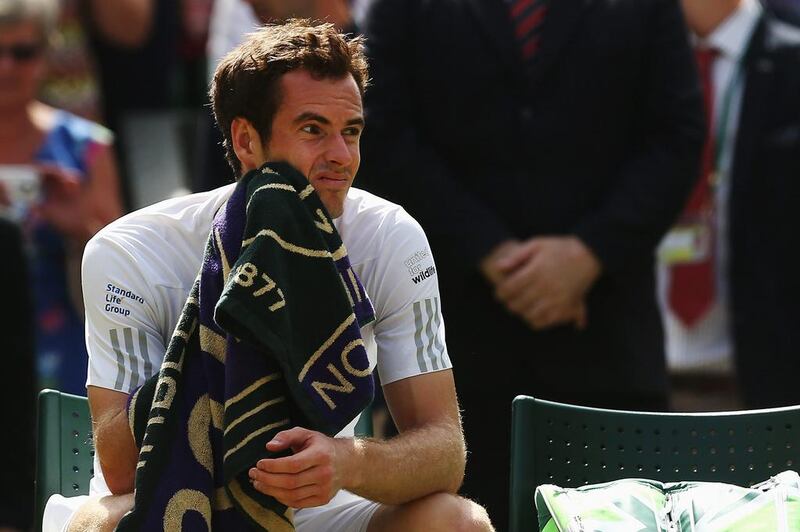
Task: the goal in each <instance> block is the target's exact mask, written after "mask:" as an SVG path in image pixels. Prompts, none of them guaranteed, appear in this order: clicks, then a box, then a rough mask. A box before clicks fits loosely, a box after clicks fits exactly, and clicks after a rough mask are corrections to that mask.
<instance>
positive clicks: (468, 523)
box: [367, 493, 494, 532]
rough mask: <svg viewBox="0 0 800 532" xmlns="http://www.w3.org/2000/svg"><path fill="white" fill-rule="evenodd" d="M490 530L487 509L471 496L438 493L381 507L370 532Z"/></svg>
mask: <svg viewBox="0 0 800 532" xmlns="http://www.w3.org/2000/svg"><path fill="white" fill-rule="evenodd" d="M395 531H397V532H414V531H425V532H439V531H442V532H445V531H447V532H473V531H474V532H490V531H494V527H493V526H492V523H491V521H490V520H489V515H488V514H487V513H486V510H484V509H483V507H481V506H479V505H478V504H476V503H474V502H472V501H471V500H469V499H465V498H463V497H459V496H457V495H452V494H450V493H434V494H433V495H428V496H427V497H422V498H421V499H417V500H415V501H412V502H409V503H406V504H401V505H398V506H383V505H382V506H380V507H379V508H378V510H377V511H376V512H375V513H374V514H373V516H372V519H371V520H370V522H369V527H368V528H367V532H395Z"/></svg>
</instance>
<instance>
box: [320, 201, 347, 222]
mask: <svg viewBox="0 0 800 532" xmlns="http://www.w3.org/2000/svg"><path fill="white" fill-rule="evenodd" d="M320 199H321V200H322V204H323V205H325V210H327V211H328V214H330V215H331V218H338V217H339V216H341V215H342V213H343V212H344V197H342V198H341V199H340V198H331V197H327V198H326V197H322V196H320Z"/></svg>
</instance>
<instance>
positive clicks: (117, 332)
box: [81, 229, 165, 494]
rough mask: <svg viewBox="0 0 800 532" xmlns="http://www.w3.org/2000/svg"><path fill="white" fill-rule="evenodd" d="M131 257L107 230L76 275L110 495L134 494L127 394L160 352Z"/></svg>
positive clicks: (98, 443) (147, 297)
mask: <svg viewBox="0 0 800 532" xmlns="http://www.w3.org/2000/svg"><path fill="white" fill-rule="evenodd" d="M109 235H110V236H109ZM134 251H135V249H134V248H133V247H132V246H129V245H128V243H126V242H124V241H120V240H119V239H118V235H116V234H113V232H111V233H109V230H108V229H105V230H103V231H101V232H100V233H99V234H98V235H96V236H95V237H94V238H92V239H91V240H90V241H89V243H88V244H87V245H86V248H85V250H84V254H83V265H82V272H81V274H82V275H81V278H82V288H83V297H84V307H85V308H86V348H87V351H88V353H89V367H88V378H87V393H88V396H89V408H90V410H91V413H92V425H93V427H92V429H93V433H94V441H95V448H96V451H97V456H98V459H99V461H100V468H101V470H102V471H101V473H102V475H103V477H104V479H105V481H106V484H107V485H108V487H109V489H110V490H111V492H112V493H114V494H121V493H129V492H131V491H133V480H134V477H135V473H136V461H137V457H138V450H137V449H136V446H135V444H134V441H133V436H132V434H131V430H130V427H129V425H128V416H127V412H126V410H125V405H126V404H127V400H128V391H129V390H132V389H135V388H137V387H138V386H139V385H141V384H142V383H143V382H144V381H145V380H146V379H147V378H148V377H150V376H151V375H152V373H153V372H155V371H158V366H157V365H156V364H157V363H155V364H154V363H153V362H154V361H160V360H161V359H162V358H163V353H164V349H165V347H164V342H163V339H162V335H161V334H160V326H159V322H158V319H157V316H158V315H159V312H157V311H156V309H157V306H156V303H155V300H156V298H155V294H154V292H152V291H151V290H150V288H149V286H150V284H149V282H148V280H147V279H146V278H145V277H146V272H144V271H141V270H140V269H137V268H133V267H131V264H135V263H136V261H137V259H139V257H140V256H141V255H137V254H136V253H134Z"/></svg>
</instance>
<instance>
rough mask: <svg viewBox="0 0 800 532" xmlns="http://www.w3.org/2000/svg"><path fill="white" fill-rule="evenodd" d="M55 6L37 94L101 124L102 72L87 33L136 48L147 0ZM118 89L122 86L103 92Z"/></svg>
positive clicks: (64, 1)
mask: <svg viewBox="0 0 800 532" xmlns="http://www.w3.org/2000/svg"><path fill="white" fill-rule="evenodd" d="M57 4H58V6H59V16H58V20H57V23H56V28H55V31H54V32H53V33H52V38H51V40H50V41H51V42H50V47H49V50H48V69H47V73H46V75H45V79H44V81H43V82H42V84H41V88H40V97H41V99H42V101H44V102H45V103H47V104H48V105H51V106H53V107H57V108H59V109H63V110H65V111H69V112H71V113H74V114H77V115H79V116H81V117H83V118H86V119H89V120H93V121H97V122H104V123H105V122H107V120H108V118H107V115H108V113H107V110H106V109H104V107H103V106H104V103H105V98H103V96H102V91H101V80H102V72H101V71H100V69H99V68H98V65H97V61H96V57H95V50H93V48H92V41H91V38H90V37H91V36H92V34H93V33H94V34H96V35H98V36H100V37H101V38H102V39H103V42H109V43H112V44H114V45H116V46H121V47H127V48H137V47H141V46H142V45H143V44H144V43H145V42H146V40H147V38H148V36H149V34H150V30H151V26H152V21H153V18H154V15H153V9H154V7H153V0H57ZM167 55H168V54H167ZM153 66H155V65H153ZM127 67H128V68H130V65H127ZM119 81H122V80H118V82H119ZM137 85H139V84H138V83H137ZM149 85H150V86H153V85H156V86H157V84H156V83H152V82H151V83H149ZM120 89H121V90H124V87H121V86H120V87H116V88H114V90H111V91H107V92H112V93H114V92H117V91H119V90H120ZM112 101H113V96H112Z"/></svg>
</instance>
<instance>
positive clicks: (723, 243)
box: [656, 0, 763, 372]
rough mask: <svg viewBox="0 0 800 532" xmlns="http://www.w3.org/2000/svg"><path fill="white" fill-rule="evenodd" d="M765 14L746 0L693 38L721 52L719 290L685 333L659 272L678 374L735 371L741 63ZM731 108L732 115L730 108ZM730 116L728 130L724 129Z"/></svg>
mask: <svg viewBox="0 0 800 532" xmlns="http://www.w3.org/2000/svg"><path fill="white" fill-rule="evenodd" d="M762 11H763V8H762V6H761V4H760V3H759V2H758V1H757V0H744V1H743V2H742V3H741V5H740V6H739V8H738V9H737V10H736V11H734V12H733V13H732V14H731V15H730V16H729V17H728V18H727V19H725V20H724V21H723V22H722V23H721V24H720V25H719V26H717V28H716V29H715V30H714V31H713V32H712V33H711V34H709V35H708V36H707V37H706V38H704V39H701V38H699V37H696V36H693V43H694V46H695V47H696V48H703V47H706V48H713V49H715V50H717V51H718V55H717V57H716V59H715V61H714V64H713V69H712V73H711V75H712V84H713V90H714V113H713V116H712V127H713V131H714V133H715V135H716V138H717V141H719V140H720V134H721V132H723V131H724V139H723V140H722V144H721V146H719V148H720V149H721V152H720V157H719V160H718V161H717V169H716V170H717V172H718V176H719V177H718V186H717V188H716V191H715V194H716V198H715V199H716V207H717V210H716V224H717V226H716V261H715V274H716V289H715V300H714V303H713V305H712V307H711V308H710V309H709V311H708V312H707V313H706V314H705V316H703V317H701V318H700V319H699V320H698V321H697V322H696V323H695V324H694V325H693V326H692V327H691V328H688V327H686V326H685V325H684V324H683V323H682V322H681V321H680V319H678V318H677V317H676V316H675V315H674V314H673V313H672V311H671V309H670V308H669V306H668V304H667V295H668V289H669V275H670V271H669V267H668V266H667V265H665V264H664V263H659V264H658V265H657V267H656V270H657V282H658V288H657V290H658V301H659V306H660V307H661V314H662V318H663V321H664V336H665V342H666V346H665V347H666V353H667V363H668V365H669V368H670V369H671V370H673V371H698V370H699V371H706V372H727V371H730V369H731V368H732V354H733V341H732V338H731V334H730V326H731V324H730V309H729V304H730V294H729V290H728V284H727V282H725V279H727V278H728V266H729V265H728V256H729V249H728V205H729V202H728V196H729V193H730V181H731V180H730V176H731V167H732V164H733V156H734V153H735V144H736V136H737V135H736V134H737V130H738V124H739V113H740V111H741V102H742V95H743V93H744V72H743V69H742V61H743V58H744V55H745V53H746V51H747V45H748V43H749V42H750V37H751V36H752V34H753V30H754V29H755V27H756V24H757V22H758V20H759V18H760V17H761V13H762ZM726 107H727V113H726V112H725V108H726ZM726 114H727V120H725V122H726V123H725V124H721V121H722V119H723V118H725V115H726Z"/></svg>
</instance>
